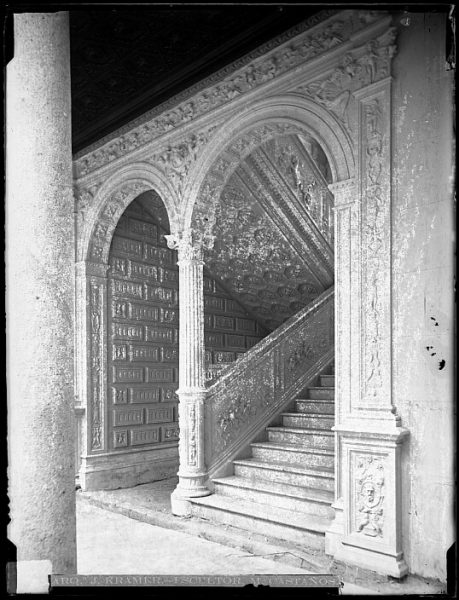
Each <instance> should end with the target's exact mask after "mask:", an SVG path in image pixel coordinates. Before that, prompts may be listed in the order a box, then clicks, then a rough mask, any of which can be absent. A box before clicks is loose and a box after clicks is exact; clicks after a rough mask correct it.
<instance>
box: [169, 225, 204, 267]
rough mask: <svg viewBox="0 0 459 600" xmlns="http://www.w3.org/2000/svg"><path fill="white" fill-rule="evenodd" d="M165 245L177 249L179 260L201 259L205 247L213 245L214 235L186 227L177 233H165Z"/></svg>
mask: <svg viewBox="0 0 459 600" xmlns="http://www.w3.org/2000/svg"><path fill="white" fill-rule="evenodd" d="M164 237H165V238H166V241H167V245H168V247H169V248H170V249H171V250H177V251H178V260H179V263H180V261H190V260H194V261H201V262H202V258H203V252H204V250H205V249H206V248H210V247H212V245H213V241H214V237H213V236H210V237H208V236H207V237H206V236H203V235H202V234H201V233H200V232H195V231H191V230H190V229H187V230H185V231H182V232H180V233H178V234H175V235H174V234H172V235H165V236H164Z"/></svg>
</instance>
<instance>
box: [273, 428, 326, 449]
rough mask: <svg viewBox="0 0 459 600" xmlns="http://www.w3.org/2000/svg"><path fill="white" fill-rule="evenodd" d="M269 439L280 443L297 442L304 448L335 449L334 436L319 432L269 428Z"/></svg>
mask: <svg viewBox="0 0 459 600" xmlns="http://www.w3.org/2000/svg"><path fill="white" fill-rule="evenodd" d="M268 441H270V442H278V443H280V444H281V443H287V444H297V445H298V446H302V447H304V448H322V449H323V450H333V449H334V446H335V442H334V438H333V436H331V435H327V436H325V435H320V434H319V433H317V434H316V433H314V434H313V433H294V432H291V431H272V430H268Z"/></svg>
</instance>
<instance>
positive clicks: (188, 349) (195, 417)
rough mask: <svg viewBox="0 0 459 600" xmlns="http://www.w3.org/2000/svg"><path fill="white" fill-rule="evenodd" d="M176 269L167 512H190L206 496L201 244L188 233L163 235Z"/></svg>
mask: <svg viewBox="0 0 459 600" xmlns="http://www.w3.org/2000/svg"><path fill="white" fill-rule="evenodd" d="M167 241H168V245H169V247H170V248H173V249H177V250H178V265H179V308H180V320H179V389H178V391H177V393H178V396H179V399H180V404H179V426H180V442H179V456H180V468H179V473H178V474H179V484H178V486H177V488H176V490H175V491H174V493H173V494H172V512H174V514H178V515H184V514H189V510H190V507H189V503H188V502H187V500H186V499H187V498H192V497H198V496H207V495H208V494H209V493H210V491H209V490H208V488H207V487H206V480H207V472H206V466H205V462H204V410H205V406H204V402H205V385H204V290H203V266H204V263H203V260H202V246H201V244H199V243H197V242H196V241H194V240H193V238H192V235H191V232H189V231H187V232H183V233H182V234H181V235H180V236H167Z"/></svg>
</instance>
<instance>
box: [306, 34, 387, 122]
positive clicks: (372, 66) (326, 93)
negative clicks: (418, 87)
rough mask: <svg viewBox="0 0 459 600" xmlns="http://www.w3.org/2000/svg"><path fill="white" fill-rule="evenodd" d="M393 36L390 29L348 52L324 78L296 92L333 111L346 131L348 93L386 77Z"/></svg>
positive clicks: (349, 94) (349, 97)
mask: <svg viewBox="0 0 459 600" xmlns="http://www.w3.org/2000/svg"><path fill="white" fill-rule="evenodd" d="M395 36H396V29H395V28H394V27H392V28H390V29H388V30H387V31H386V32H385V33H384V34H383V35H381V36H379V37H378V38H376V39H374V40H370V41H368V42H367V43H366V44H364V45H362V46H360V47H359V48H356V49H354V50H351V51H350V52H347V53H346V54H345V55H344V57H343V59H342V60H341V63H340V64H339V65H338V66H337V67H335V68H334V69H333V71H332V72H331V73H330V74H329V75H328V76H327V77H325V78H323V79H318V80H315V81H312V82H311V83H308V84H307V85H303V86H300V87H299V88H297V89H298V91H300V92H301V93H303V94H305V95H306V96H308V97H310V98H311V99H313V100H315V101H316V102H319V103H320V104H322V105H323V106H325V107H326V108H327V109H329V110H330V111H332V112H333V113H334V114H335V115H336V116H337V117H338V119H339V120H340V121H342V123H343V124H344V125H345V126H346V127H347V128H348V129H349V121H348V109H349V104H350V100H351V94H352V92H353V91H354V90H356V89H359V88H362V87H364V86H366V85H369V84H371V83H375V82H376V81H379V80H380V79H383V78H384V77H387V76H388V75H389V72H390V62H391V59H392V57H393V56H394V54H395V51H396V46H395V45H394V41H395Z"/></svg>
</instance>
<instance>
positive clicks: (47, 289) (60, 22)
mask: <svg viewBox="0 0 459 600" xmlns="http://www.w3.org/2000/svg"><path fill="white" fill-rule="evenodd" d="M70 111H71V106H70V48H69V29H68V13H66V12H56V13H51V14H47V13H32V14H29V13H24V14H16V15H14V58H13V59H12V60H11V62H10V63H9V64H8V67H7V80H6V113H7V130H6V138H7V150H6V154H7V163H6V179H7V183H6V198H7V202H6V273H7V274H6V287H7V304H6V311H7V344H8V361H7V381H8V461H9V469H8V476H9V489H8V495H9V499H10V516H11V523H10V525H9V531H8V535H9V538H10V539H11V541H12V542H13V543H14V544H15V545H16V547H17V552H18V561H19V563H18V566H21V564H22V572H23V573H24V569H25V570H27V565H29V566H30V568H31V569H32V568H33V569H35V572H37V571H36V568H37V563H36V562H35V561H40V562H39V563H38V564H39V566H38V570H39V571H40V565H41V566H42V567H43V568H44V570H45V571H46V570H48V569H49V571H48V572H53V573H74V572H76V524H75V448H74V444H75V415H74V406H73V404H74V364H73V343H74V253H75V248H74V215H73V195H72V152H71V112H70ZM21 561H22V562H21ZM25 561H27V562H25ZM29 561H34V563H33V564H32V563H30V562H29ZM48 561H50V563H51V564H49V562H48ZM42 574H43V573H42Z"/></svg>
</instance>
